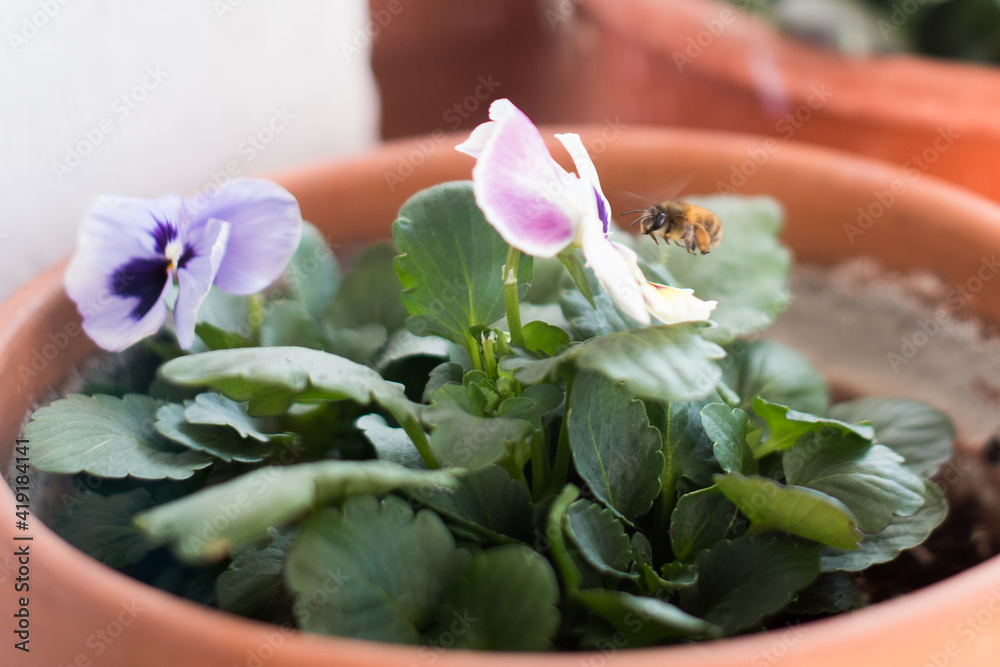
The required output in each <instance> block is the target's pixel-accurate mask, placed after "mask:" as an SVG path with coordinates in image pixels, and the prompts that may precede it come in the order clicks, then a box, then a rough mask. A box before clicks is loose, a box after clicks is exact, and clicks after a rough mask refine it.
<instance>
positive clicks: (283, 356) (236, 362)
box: [160, 347, 419, 423]
mask: <svg viewBox="0 0 1000 667" xmlns="http://www.w3.org/2000/svg"><path fill="white" fill-rule="evenodd" d="M160 375H161V376H162V377H164V378H166V379H167V380H169V381H170V382H173V383H174V384H179V385H187V386H200V385H207V386H210V387H214V388H215V389H217V390H218V391H220V392H221V393H222V394H224V395H226V396H228V397H229V398H232V399H234V400H237V401H250V404H249V405H248V406H247V411H248V413H249V414H250V415H252V416H255V417H261V416H268V415H279V414H282V413H283V412H285V410H287V409H288V406H290V405H291V404H292V402H293V401H317V400H324V401H329V400H342V399H350V400H352V401H354V402H355V403H358V404H359V405H368V404H369V403H370V402H371V401H375V402H376V403H378V404H379V405H381V406H382V407H384V408H386V409H387V410H389V411H390V412H392V413H393V416H394V417H396V419H397V420H398V421H399V422H400V423H404V421H406V420H407V419H408V418H410V419H415V418H416V416H417V412H418V410H419V406H417V405H416V404H413V403H411V402H410V401H408V400H407V399H406V396H405V395H404V393H403V387H402V385H399V384H396V383H394V382H386V381H385V380H383V379H382V377H381V376H380V375H379V374H378V373H377V372H375V371H374V370H372V369H371V368H368V367H366V366H362V365H361V364H356V363H354V362H353V361H348V360H347V359H343V358H341V357H338V356H335V355H332V354H327V353H325V352H320V351H318V350H307V349H304V348H298V347H268V348H250V349H242V350H218V351H215V352H205V353H204V354H192V355H188V356H185V357H179V358H177V359H173V360H171V361H168V362H167V363H165V364H164V365H163V366H161V367H160Z"/></svg>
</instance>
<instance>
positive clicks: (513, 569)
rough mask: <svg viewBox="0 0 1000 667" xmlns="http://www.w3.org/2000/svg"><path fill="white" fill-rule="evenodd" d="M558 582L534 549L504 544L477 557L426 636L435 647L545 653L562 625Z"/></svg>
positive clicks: (448, 598)
mask: <svg viewBox="0 0 1000 667" xmlns="http://www.w3.org/2000/svg"><path fill="white" fill-rule="evenodd" d="M558 602H559V583H558V582H557V581H556V575H555V572H553V571H552V566H551V565H549V563H548V561H547V560H545V559H544V558H543V557H542V556H540V555H539V554H538V552H536V551H535V550H534V549H530V548H528V547H524V546H515V545H509V546H502V547H496V548H493V549H489V550H487V551H484V552H482V553H478V554H476V555H474V556H473V557H472V562H470V563H469V566H468V567H467V568H466V570H465V572H464V573H463V574H462V577H461V578H460V579H459V580H458V582H457V583H456V584H455V585H454V586H452V588H451V591H450V592H449V593H448V595H447V597H446V598H445V601H444V603H443V604H442V606H441V609H440V610H439V611H438V624H437V626H436V627H435V628H434V629H433V630H432V631H430V632H429V633H427V636H429V637H430V639H431V643H432V644H443V640H442V637H443V636H444V635H445V633H449V635H450V636H451V637H454V641H455V643H454V644H453V645H451V644H449V647H450V648H457V649H469V650H474V651H545V650H549V649H551V648H552V639H553V637H554V635H555V633H556V630H557V629H558V627H559V610H558V608H557V607H556V605H557V604H558Z"/></svg>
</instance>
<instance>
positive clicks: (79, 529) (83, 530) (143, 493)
mask: <svg viewBox="0 0 1000 667" xmlns="http://www.w3.org/2000/svg"><path fill="white" fill-rule="evenodd" d="M31 444H32V453H34V444H35V443H34V442H32V443H31ZM152 505H153V497H152V496H151V495H150V493H149V491H147V490H146V489H133V490H132V491H127V492H125V493H112V494H110V495H107V496H102V495H101V494H99V493H88V494H87V495H85V496H84V497H83V499H82V500H81V501H80V502H79V503H77V504H76V505H75V506H67V507H66V509H64V510H63V511H62V512H60V513H59V514H58V515H57V516H56V518H55V521H54V522H53V524H52V530H54V531H55V532H56V533H57V534H58V535H59V537H61V538H63V539H64V540H66V541H67V542H69V543H70V544H72V545H73V546H74V547H76V548H77V549H79V550H80V551H82V552H84V553H85V554H87V555H89V556H90V557H91V558H95V559H97V560H99V561H101V562H102V563H104V564H105V565H108V566H109V567H114V568H122V567H125V566H126V565H129V564H131V563H138V562H139V561H140V560H142V559H143V558H144V557H145V556H146V554H147V553H149V551H150V549H151V548H152V544H150V541H149V540H148V539H147V538H146V536H145V535H144V534H143V533H142V532H141V531H139V530H138V529H137V528H136V527H135V526H134V525H132V517H133V516H134V515H135V514H136V513H137V512H141V511H143V510H145V509H149V508H150V507H152Z"/></svg>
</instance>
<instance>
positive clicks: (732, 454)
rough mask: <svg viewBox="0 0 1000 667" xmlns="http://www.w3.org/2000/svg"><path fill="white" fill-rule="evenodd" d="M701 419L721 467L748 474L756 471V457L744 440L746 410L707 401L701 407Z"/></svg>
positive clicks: (747, 426)
mask: <svg viewBox="0 0 1000 667" xmlns="http://www.w3.org/2000/svg"><path fill="white" fill-rule="evenodd" d="M701 423H702V426H704V428H705V433H706V434H707V435H708V437H709V438H711V440H712V442H713V443H714V447H713V452H714V453H715V459H716V460H717V461H718V462H719V465H721V466H722V469H723V470H725V471H726V472H738V473H743V474H748V475H749V474H753V473H755V472H757V459H755V458H754V456H753V451H752V450H751V449H750V445H749V444H747V431H748V430H749V428H750V418H749V417H747V413H745V412H743V410H740V409H739V408H730V407H729V406H728V405H724V404H722V403H709V404H708V405H706V406H705V407H703V408H702V409H701Z"/></svg>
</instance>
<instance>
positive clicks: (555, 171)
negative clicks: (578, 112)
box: [472, 100, 583, 257]
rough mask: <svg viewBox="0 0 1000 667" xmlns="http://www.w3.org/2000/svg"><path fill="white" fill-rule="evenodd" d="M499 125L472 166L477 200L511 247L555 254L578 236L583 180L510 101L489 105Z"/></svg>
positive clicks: (539, 255)
mask: <svg viewBox="0 0 1000 667" xmlns="http://www.w3.org/2000/svg"><path fill="white" fill-rule="evenodd" d="M490 118H492V119H493V121H494V122H495V125H494V126H493V128H492V129H491V130H490V131H489V136H488V138H487V139H486V141H485V144H484V145H483V146H482V150H481V153H480V156H479V159H478V160H477V162H476V166H475V167H474V168H473V170H472V180H473V191H474V192H475V196H476V203H477V204H478V205H479V207H480V208H481V209H482V211H483V213H484V215H485V216H486V219H487V220H488V221H489V222H490V224H491V225H493V227H494V228H495V229H496V230H497V232H499V233H500V236H502V237H503V239H504V240H505V241H506V242H507V243H509V244H510V245H512V246H514V247H515V248H518V249H519V250H521V251H523V252H525V253H527V254H529V255H533V256H535V257H555V256H556V255H557V254H558V253H559V252H560V251H561V250H562V249H563V248H565V247H566V246H567V245H569V244H570V243H571V242H572V241H573V239H574V238H575V237H576V234H577V227H578V226H579V224H580V222H581V221H582V214H583V211H582V210H581V205H580V202H579V201H578V200H577V199H576V197H575V194H576V192H577V191H576V190H575V189H574V188H573V187H571V186H569V184H572V183H575V182H578V179H577V178H576V177H575V176H572V175H571V174H567V173H566V172H565V171H564V170H563V169H562V167H560V166H559V165H558V164H556V162H555V160H553V159H552V156H551V155H549V150H548V148H547V147H546V146H545V141H544V140H543V139H542V135H541V134H539V133H538V129H537V128H536V127H535V126H534V125H533V124H532V122H531V121H530V120H528V117H527V116H525V115H524V114H523V113H521V111H520V110H518V109H517V107H515V106H514V105H513V104H511V103H510V102H509V101H508V100H497V101H495V102H494V103H493V104H492V105H491V106H490Z"/></svg>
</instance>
